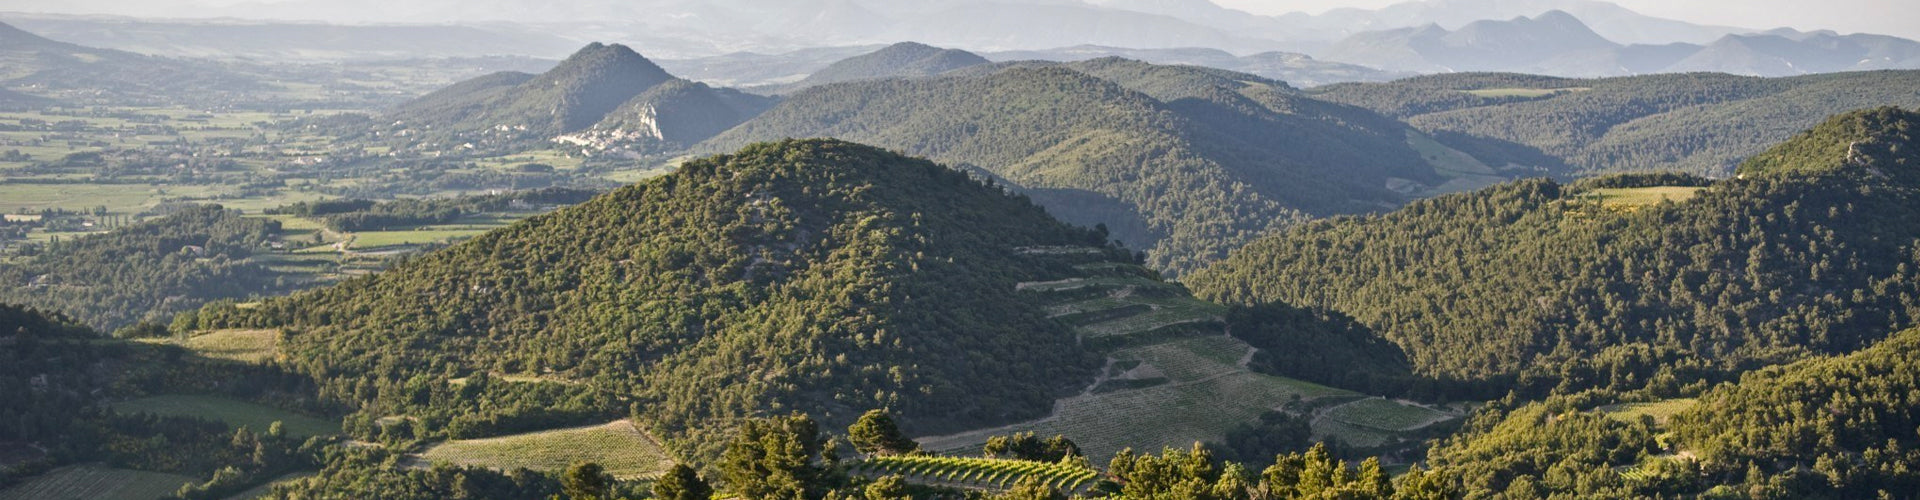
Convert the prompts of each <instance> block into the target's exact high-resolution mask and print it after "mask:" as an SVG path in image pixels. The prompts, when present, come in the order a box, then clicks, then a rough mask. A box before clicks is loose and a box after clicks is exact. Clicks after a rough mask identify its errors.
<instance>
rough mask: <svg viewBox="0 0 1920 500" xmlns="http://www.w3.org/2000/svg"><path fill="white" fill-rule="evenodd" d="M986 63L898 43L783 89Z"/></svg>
mask: <svg viewBox="0 0 1920 500" xmlns="http://www.w3.org/2000/svg"><path fill="white" fill-rule="evenodd" d="M987 63H988V61H987V58H984V57H980V56H979V55H976V54H974V53H972V52H967V51H964V50H959V49H943V48H939V47H933V46H929V45H926V44H920V43H914V42H900V43H896V44H893V45H888V46H886V47H885V48H881V49H880V50H876V51H873V52H869V53H866V54H861V55H858V56H853V57H850V58H847V59H844V60H841V61H839V62H835V63H833V64H831V65H828V66H827V67H825V68H820V71H815V72H813V74H811V75H807V78H806V79H804V80H800V81H799V82H795V83H794V84H793V85H790V86H787V87H785V88H784V89H783V90H786V91H794V90H800V89H804V88H807V87H814V86H820V85H826V84H829V83H839V82H851V81H858V80H877V79H881V78H904V77H916V76H932V75H937V74H940V73H945V72H948V71H952V70H956V69H960V68H965V67H968V66H975V65H980V64H987Z"/></svg>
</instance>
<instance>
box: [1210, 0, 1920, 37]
mask: <svg viewBox="0 0 1920 500" xmlns="http://www.w3.org/2000/svg"><path fill="white" fill-rule="evenodd" d="M1401 1H1404V0H1214V3H1217V4H1220V5H1225V6H1228V7H1232V8H1235V9H1240V10H1244V11H1247V12H1252V13H1255V14H1285V13H1288V12H1294V11H1306V12H1310V13H1320V12H1325V11H1327V10H1328V9H1334V8H1338V7H1358V8H1363V9H1377V8H1380V7H1385V6H1388V5H1392V4H1395V3H1399V2H1401ZM1613 3H1616V4H1619V5H1621V6H1623V7H1626V8H1629V9H1633V10H1634V11H1636V12H1639V13H1641V14H1647V15H1650V16H1656V17H1665V18H1670V19H1679V20H1682V21H1691V22H1695V23H1701V24H1719V25H1727V26H1739V27H1746V28H1777V27H1781V26H1789V27H1793V28H1798V29H1801V30H1815V29H1830V30H1834V31H1839V32H1841V33H1855V32H1860V33H1882V34H1888V35H1898V36H1904V37H1908V38H1920V0H1614V2H1613Z"/></svg>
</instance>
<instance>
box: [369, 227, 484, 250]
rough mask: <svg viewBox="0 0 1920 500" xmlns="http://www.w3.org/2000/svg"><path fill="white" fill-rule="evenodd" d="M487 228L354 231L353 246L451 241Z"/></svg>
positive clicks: (471, 235) (479, 232)
mask: <svg viewBox="0 0 1920 500" xmlns="http://www.w3.org/2000/svg"><path fill="white" fill-rule="evenodd" d="M486 232H487V230H485V229H432V228H427V229H418V230H401V231H361V232H357V233H353V248H354V249H356V250H372V249H378V248H384V247H392V246H400V245H422V244H427V243H433V242H436V241H450V240H453V239H455V238H470V237H473V236H478V235H480V234H483V233H486Z"/></svg>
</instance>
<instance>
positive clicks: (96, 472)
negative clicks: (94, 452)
mask: <svg viewBox="0 0 1920 500" xmlns="http://www.w3.org/2000/svg"><path fill="white" fill-rule="evenodd" d="M194 481H195V480H194V479H193V478H190V477H187V476H182V475H178V474H162V473H158V472H145V471H136V470H127V469H115V468H111V467H106V466H102V465H94V464H83V465H73V466H67V467H61V468H58V469H54V470H52V471H49V472H47V473H46V474H41V475H38V476H34V477H31V478H28V479H27V480H26V481H25V482H22V483H20V484H17V485H14V486H13V487H11V488H7V489H5V490H0V500H69V499H71V500H154V499H156V498H160V497H164V496H167V495H172V494H173V492H175V491H179V489H180V486H181V485H183V484H187V483H190V482H194Z"/></svg>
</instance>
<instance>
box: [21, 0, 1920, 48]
mask: <svg viewBox="0 0 1920 500" xmlns="http://www.w3.org/2000/svg"><path fill="white" fill-rule="evenodd" d="M288 1H316V0H0V11H9V10H15V11H30V12H31V11H41V12H93V13H120V14H129V15H149V16H151V15H162V16H165V15H169V14H170V15H172V16H178V17H195V16H194V11H195V10H197V9H195V8H194V7H195V6H198V7H208V6H214V7H217V6H227V5H233V4H236V3H243V2H261V3H280V2H288ZM317 1H323V2H324V1H326V0H317ZM392 1H393V2H394V3H396V4H402V5H404V4H406V3H407V0H392ZM554 1H565V0H554ZM893 1H902V0H893ZM904 1H911V0H904ZM1002 1H1019V0H1002ZM1213 1H1214V2H1215V3H1218V4H1220V5H1225V6H1228V7H1232V8H1236V9H1240V10H1245V11H1248V12H1253V13H1257V14H1284V13H1287V12H1294V11H1305V12H1310V13H1320V12H1325V11H1327V10H1329V9H1333V8H1337V7H1358V8H1365V9H1375V8H1380V7H1384V6H1387V5H1391V4H1394V3H1398V2H1401V1H1406V0H1213ZM1505 1H1513V0H1505ZM1613 1H1614V3H1617V4H1620V5H1622V6H1625V7H1627V8H1629V9H1633V10H1635V11H1639V12H1640V13H1643V14H1648V15H1653V16H1658V17H1666V18H1672V19H1679V20H1683V21H1691V22H1695V23H1702V24H1718V25H1727V26H1738V27H1746V28H1761V29H1766V28H1776V27H1781V26H1789V27H1793V28H1798V29H1802V30H1815V29H1831V30H1835V31H1839V32H1842V33H1860V32H1864V33H1883V34H1889V35H1896V36H1903V37H1907V38H1914V39H1920V22H1916V21H1920V0H1613Z"/></svg>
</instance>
